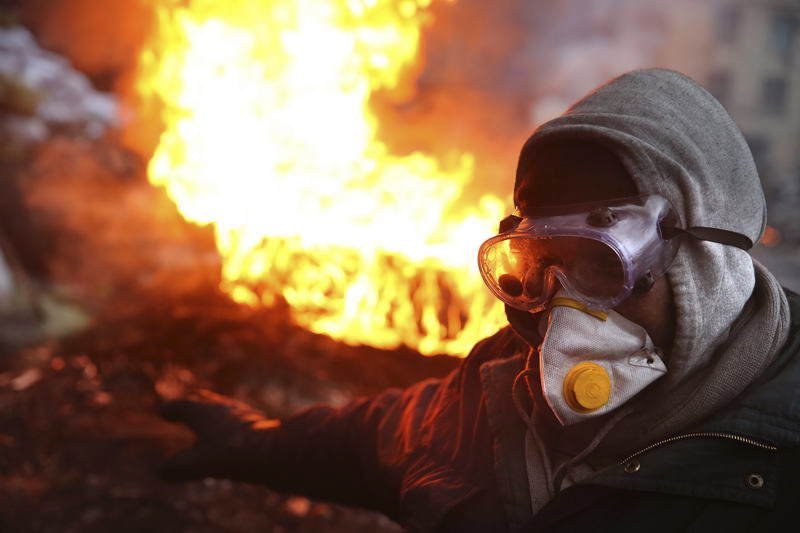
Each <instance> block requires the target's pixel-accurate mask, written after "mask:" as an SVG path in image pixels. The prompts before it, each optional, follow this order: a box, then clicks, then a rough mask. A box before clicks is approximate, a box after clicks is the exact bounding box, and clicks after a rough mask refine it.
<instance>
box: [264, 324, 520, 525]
mask: <svg viewBox="0 0 800 533" xmlns="http://www.w3.org/2000/svg"><path fill="white" fill-rule="evenodd" d="M515 346H516V341H515V338H514V336H513V334H510V331H509V330H507V329H506V330H501V332H500V333H498V334H496V335H495V336H493V337H490V338H489V339H486V340H484V341H482V342H481V343H479V344H478V345H476V347H475V348H473V350H472V352H471V354H470V356H469V357H468V358H467V359H465V360H464V361H463V362H462V364H461V365H460V367H459V368H458V369H456V370H454V371H453V372H451V373H450V374H449V375H448V376H446V377H445V378H442V379H429V380H425V381H422V382H420V383H417V384H415V385H413V386H411V387H409V388H407V389H405V390H400V389H389V390H387V391H384V392H383V393H381V394H379V395H378V396H376V397H373V398H368V399H359V400H356V401H353V402H352V403H350V404H348V405H346V406H344V407H342V408H332V407H312V408H310V409H308V410H306V411H303V412H301V413H299V414H297V415H295V416H292V417H290V418H287V419H285V420H283V421H282V422H281V425H280V426H279V427H276V428H272V429H269V430H267V433H268V435H269V436H268V438H264V437H267V435H266V434H264V435H262V436H261V438H259V440H260V441H261V442H262V443H263V444H265V447H262V450H261V451H262V452H263V453H262V455H261V460H260V461H258V463H260V472H257V475H258V477H259V478H261V482H264V481H266V482H267V484H268V485H269V486H271V487H273V488H275V489H278V490H283V491H288V492H294V493H300V494H304V495H308V496H310V497H315V498H322V499H327V500H329V501H335V502H339V503H344V504H351V505H358V506H362V507H367V508H371V509H374V510H378V511H381V512H383V513H385V514H387V515H388V516H390V517H392V518H393V519H395V520H398V521H399V522H401V523H403V524H405V525H409V523H411V525H412V527H414V528H415V529H429V527H430V525H431V524H432V523H435V522H437V521H439V520H441V518H442V517H443V516H444V515H445V514H446V513H447V512H448V511H449V510H451V509H453V508H455V507H457V506H458V507H462V508H463V507H464V506H465V502H467V501H469V500H474V499H475V498H476V497H477V496H478V495H483V497H484V498H485V497H488V498H489V500H491V501H490V502H489V503H488V504H486V502H485V501H483V503H481V505H484V506H485V505H488V507H489V508H491V509H493V511H492V512H494V510H495V509H500V507H499V504H497V505H496V506H495V503H496V502H495V501H494V500H493V498H494V496H495V495H496V489H495V488H494V482H495V481H494V472H493V467H492V465H493V458H492V437H491V434H490V431H489V427H488V422H487V417H486V415H485V405H484V402H485V400H484V397H483V394H482V391H481V384H480V377H479V372H478V368H479V366H480V365H481V364H482V363H483V362H485V361H486V360H487V359H491V358H495V357H502V356H503V355H509V354H510V353H511V352H512V351H513V349H515V348H514V347H515ZM254 433H255V432H254ZM251 464H252V463H251ZM251 473H252V474H254V475H255V474H256V472H255V471H253V472H251ZM497 512H498V513H499V514H500V515H502V510H499V511H497ZM415 522H416V524H415Z"/></svg>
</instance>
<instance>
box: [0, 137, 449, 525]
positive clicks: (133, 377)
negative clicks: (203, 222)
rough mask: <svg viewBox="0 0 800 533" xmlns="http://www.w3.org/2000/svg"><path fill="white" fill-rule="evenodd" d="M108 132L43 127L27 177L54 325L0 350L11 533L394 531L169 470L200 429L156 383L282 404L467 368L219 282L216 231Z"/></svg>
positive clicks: (262, 491) (0, 479) (20, 176)
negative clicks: (187, 213)
mask: <svg viewBox="0 0 800 533" xmlns="http://www.w3.org/2000/svg"><path fill="white" fill-rule="evenodd" d="M129 157H131V156H130V155H129V154H125V153H124V152H119V151H118V149H117V148H115V147H114V146H113V145H108V144H103V143H99V144H98V143H87V142H84V141H74V140H66V139H60V140H59V139H56V140H54V141H52V142H48V143H47V144H45V145H44V146H42V147H41V148H40V149H38V150H37V151H36V153H34V154H33V155H32V156H31V159H30V160H28V161H27V162H26V164H24V165H21V166H20V169H19V172H18V173H17V174H16V175H15V176H14V179H15V180H16V183H18V184H19V187H20V189H21V191H22V193H23V196H24V198H25V201H26V205H27V207H28V208H29V214H30V216H31V221H32V222H31V228H33V229H32V230H31V231H33V232H34V235H31V237H32V238H35V239H37V240H40V241H41V242H44V243H46V246H45V247H44V248H45V249H46V256H47V257H46V263H47V267H48V270H49V274H48V277H47V280H48V281H47V282H46V283H45V282H42V281H41V280H39V281H36V280H34V281H32V282H31V283H30V288H31V290H32V292H33V293H34V294H36V295H37V296H38V301H39V302H40V308H39V309H38V313H39V321H40V322H41V323H42V324H45V326H43V329H44V330H46V331H47V332H61V333H62V334H63V332H65V331H72V332H71V333H69V334H68V335H66V336H62V337H60V338H52V335H51V334H45V335H41V336H39V337H38V338H37V337H35V336H34V337H33V338H35V339H36V340H35V341H29V342H28V343H27V345H26V346H24V347H22V348H12V347H9V346H6V347H5V349H2V350H0V501H2V502H4V503H3V505H0V531H15V532H16V531H42V532H45V531H58V532H61V531H66V532H72V531H74V532H94V531H97V532H101V531H102V532H107V531H116V532H124V531H144V530H155V531H231V532H234V531H242V532H244V531H248V532H249V531H342V532H344V531H347V532H357V531H397V530H398V526H397V525H396V524H394V523H392V522H391V521H389V520H388V519H386V518H384V517H382V516H381V515H378V514H374V513H369V512H366V511H362V510H357V509H349V508H344V507H339V506H336V505H331V504H328V503H324V502H314V501H309V500H307V499H304V498H302V497H299V496H296V495H288V494H279V493H276V492H273V491H270V490H269V489H268V488H265V487H257V486H250V485H245V484H238V483H231V482H228V481H224V480H212V479H207V480H205V481H200V482H193V483H184V484H169V483H166V482H164V481H162V480H161V479H160V478H159V477H158V474H157V471H158V466H159V465H160V464H161V462H162V461H163V460H164V459H165V458H166V457H167V456H169V455H170V454H171V453H173V452H174V451H176V450H178V449H180V448H182V447H185V446H188V445H190V444H191V441H192V438H193V437H192V434H191V433H190V432H189V431H188V430H186V429H185V428H183V427H182V426H178V425H174V424H170V423H167V422H165V421H163V420H162V419H161V418H160V417H159V416H158V409H157V408H158V403H159V401H161V400H160V399H161V398H164V397H175V396H179V395H181V394H183V393H185V392H186V391H188V390H190V389H192V388H208V389H212V390H214V391H216V392H219V393H222V394H226V395H230V396H233V397H236V398H238V399H240V400H243V401H246V402H248V403H250V404H252V405H254V406H256V407H258V408H260V409H262V410H264V411H265V412H266V413H267V414H269V415H270V416H285V415H289V414H291V413H293V412H296V411H298V410H300V409H303V408H305V407H307V406H310V405H312V404H314V403H319V402H324V403H332V404H336V405H340V404H343V403H345V402H347V401H348V400H349V399H351V398H353V397H356V396H359V395H369V394H373V393H376V392H378V391H380V390H382V389H384V388H386V387H390V386H405V385H408V384H411V383H413V382H415V381H417V380H420V379H423V378H425V377H429V376H441V375H444V374H446V373H447V372H449V371H450V370H451V369H453V368H455V367H456V365H457V364H458V360H457V359H454V358H452V357H446V356H438V357H423V356H421V355H419V354H417V353H416V352H413V351H412V350H409V349H404V348H400V349H396V350H388V351H387V350H378V349H373V348H369V347H364V346H348V345H345V344H341V343H339V342H336V341H333V340H331V339H329V338H327V337H325V336H322V335H316V334H313V333H310V332H308V331H306V330H304V329H302V328H300V327H297V326H295V325H294V324H293V323H292V320H291V318H290V316H289V312H288V310H287V309H286V308H285V307H282V306H280V305H279V306H277V307H273V308H269V309H264V308H261V309H253V308H249V307H245V306H241V305H239V304H236V303H234V302H233V301H232V300H231V299H230V298H229V297H228V296H227V295H225V294H223V293H222V292H221V291H220V290H219V289H218V284H219V259H218V257H217V256H216V253H215V250H214V246H213V238H212V236H211V234H210V231H209V229H208V228H197V227H195V226H192V225H190V224H186V223H184V222H183V221H182V220H181V218H180V216H179V215H178V214H177V213H176V212H175V209H174V207H173V206H172V204H171V203H170V202H169V201H168V200H167V199H166V198H165V196H164V195H163V193H162V192H161V191H159V190H157V189H154V188H153V187H151V186H150V185H149V184H148V183H147V182H146V181H145V180H144V179H142V177H141V164H140V163H139V162H137V161H136V160H135V158H132V159H127V158H129Z"/></svg>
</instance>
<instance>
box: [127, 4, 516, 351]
mask: <svg viewBox="0 0 800 533" xmlns="http://www.w3.org/2000/svg"><path fill="white" fill-rule="evenodd" d="M430 1H431V0H228V1H226V2H219V1H216V0H192V1H190V2H181V3H169V4H167V3H166V2H165V3H164V5H159V6H157V9H158V24H157V31H156V32H155V35H154V37H153V39H151V41H150V44H149V45H148V46H147V47H146V48H145V50H143V52H142V54H141V57H140V73H139V76H138V78H137V83H136V89H137V91H138V93H139V94H140V95H141V96H143V97H144V98H145V99H148V98H149V99H153V98H155V99H157V100H159V101H160V105H161V106H162V109H163V111H162V119H163V122H164V124H165V130H164V132H163V134H162V136H161V138H160V141H159V145H158V147H157V149H156V151H155V153H154V155H153V156H152V159H151V161H150V164H149V167H148V175H149V178H150V180H151V182H152V183H153V184H155V185H158V186H162V187H164V189H165V190H166V192H167V194H169V196H170V197H171V198H172V200H173V201H174V202H175V204H176V205H177V206H178V209H179V210H180V211H181V213H182V214H183V216H184V217H185V218H186V219H187V220H190V221H192V222H195V223H198V224H213V225H214V228H215V232H216V239H217V247H218V249H219V252H220V254H221V256H222V259H223V284H222V289H223V290H224V291H226V292H228V293H229V294H230V295H231V297H232V298H234V299H235V300H236V301H238V302H241V303H244V304H249V305H254V306H256V305H271V304H273V303H275V302H276V299H278V298H282V299H285V301H286V302H287V303H288V304H289V306H290V307H291V309H292V313H293V316H294V318H295V320H296V321H297V322H298V323H299V324H301V325H303V326H304V327H307V328H309V329H310V330H312V331H315V332H318V333H324V334H327V335H330V336H331V337H333V338H336V339H340V340H342V341H345V342H349V343H365V344H370V345H373V346H378V347H385V348H391V347H396V346H399V345H401V344H405V345H408V346H411V347H413V348H415V349H417V350H419V351H420V352H421V353H424V354H433V353H450V354H455V355H463V354H465V353H466V352H467V351H468V350H469V348H470V347H471V346H472V345H473V344H474V343H475V342H476V341H477V340H479V339H480V338H482V337H484V336H486V335H489V334H491V333H493V332H494V331H496V330H497V329H498V328H499V327H500V326H501V325H502V324H504V322H505V317H504V314H503V310H502V307H501V305H500V304H499V302H497V301H495V300H494V298H493V297H492V296H491V295H490V293H489V292H488V290H486V288H485V287H484V286H483V283H482V281H481V279H480V276H479V274H478V272H477V266H476V257H475V254H476V250H477V247H478V244H479V243H480V241H481V239H482V238H484V237H486V236H488V235H491V234H492V233H493V231H494V229H495V227H496V224H497V221H498V220H499V219H500V218H501V217H502V215H503V212H504V210H505V203H504V202H503V201H502V200H501V199H499V198H497V197H494V196H491V195H488V194H487V195H484V196H483V197H482V199H481V200H480V202H479V203H478V205H472V206H466V205H462V203H466V202H461V201H460V197H461V195H462V191H463V189H464V187H465V185H466V184H467V183H468V182H469V181H470V179H471V176H472V171H473V166H474V159H473V156H472V155H470V154H462V155H461V156H460V157H458V158H457V160H456V161H452V162H450V163H449V164H445V163H443V162H442V161H439V160H437V158H435V157H433V156H431V155H429V154H425V153H422V152H414V153H411V154H403V155H398V154H392V153H390V151H389V149H388V148H387V146H386V144H385V143H383V142H381V141H380V140H379V139H378V138H377V135H376V132H377V126H378V119H377V117H376V115H375V113H374V112H373V111H372V110H371V109H370V105H369V102H370V97H371V95H372V94H373V93H374V92H376V91H378V90H391V89H393V88H396V87H397V86H398V84H400V83H401V81H402V78H403V76H404V75H407V73H408V72H409V70H408V69H409V68H411V67H413V66H414V65H415V64H416V61H417V55H418V52H419V45H420V31H421V27H422V24H423V23H424V22H425V20H426V15H427V12H426V9H427V7H428V5H429V4H430Z"/></svg>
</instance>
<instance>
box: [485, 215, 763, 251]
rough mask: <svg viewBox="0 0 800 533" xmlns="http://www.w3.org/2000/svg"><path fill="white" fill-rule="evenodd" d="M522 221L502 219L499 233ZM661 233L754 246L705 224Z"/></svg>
mask: <svg viewBox="0 0 800 533" xmlns="http://www.w3.org/2000/svg"><path fill="white" fill-rule="evenodd" d="M520 222H522V218H520V217H518V216H516V215H508V216H507V217H506V218H504V219H503V220H501V221H500V226H499V228H498V233H506V232H508V231H512V230H514V229H516V227H517V226H519V223H520ZM661 235H662V236H663V237H664V238H665V239H667V240H669V239H672V238H673V237H677V236H678V235H689V236H691V237H693V238H695V239H697V240H699V241H708V242H716V243H718V244H726V245H728V246H734V247H736V248H740V249H742V250H749V249H751V248H752V247H753V241H751V240H750V239H749V238H748V237H747V236H745V235H742V234H741V233H736V232H735V231H728V230H726V229H719V228H707V227H705V226H692V227H691V228H687V229H682V228H676V227H670V226H662V227H661Z"/></svg>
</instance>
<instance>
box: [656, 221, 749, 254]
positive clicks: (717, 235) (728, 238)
mask: <svg viewBox="0 0 800 533" xmlns="http://www.w3.org/2000/svg"><path fill="white" fill-rule="evenodd" d="M661 235H663V237H664V238H665V239H672V238H673V237H677V236H678V235H689V236H690V237H692V238H694V239H697V240H698V241H709V242H716V243H719V244H727V245H728V246H735V247H736V248H741V249H742V250H749V249H750V248H752V247H753V241H751V240H750V239H749V238H748V237H746V236H745V235H742V234H741V233H736V232H735V231H728V230H726V229H719V228H707V227H704V226H693V227H691V228H687V229H681V228H674V227H673V228H670V227H662V228H661Z"/></svg>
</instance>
